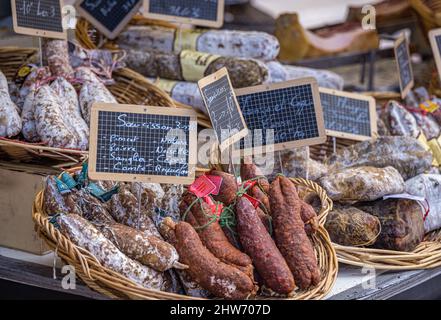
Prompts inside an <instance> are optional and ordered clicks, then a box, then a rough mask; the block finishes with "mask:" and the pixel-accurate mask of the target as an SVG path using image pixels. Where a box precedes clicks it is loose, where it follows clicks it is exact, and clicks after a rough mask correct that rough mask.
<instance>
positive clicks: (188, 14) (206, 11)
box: [142, 0, 225, 28]
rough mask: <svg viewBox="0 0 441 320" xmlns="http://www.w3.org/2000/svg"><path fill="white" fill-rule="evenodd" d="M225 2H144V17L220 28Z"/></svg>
mask: <svg viewBox="0 0 441 320" xmlns="http://www.w3.org/2000/svg"><path fill="white" fill-rule="evenodd" d="M224 4H225V1H224V0H144V8H143V10H142V11H143V15H144V16H145V17H147V18H150V19H157V20H165V21H170V22H176V23H188V24H192V25H196V26H202V27H211V28H220V27H222V25H223V23H224V11H225V8H224Z"/></svg>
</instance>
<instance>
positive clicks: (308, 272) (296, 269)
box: [270, 176, 320, 289]
mask: <svg viewBox="0 0 441 320" xmlns="http://www.w3.org/2000/svg"><path fill="white" fill-rule="evenodd" d="M296 194H297V190H296V188H295V186H294V184H293V183H292V182H291V181H290V180H289V179H288V178H285V177H282V176H279V177H277V178H276V179H275V180H274V181H273V183H272V184H271V188H270V203H271V212H272V217H273V226H274V234H275V239H276V244H277V247H278V248H279V250H280V252H281V253H282V255H283V257H284V258H285V260H286V262H287V263H288V266H289V268H290V269H291V272H292V273H293V275H294V280H295V282H296V284H297V286H298V287H299V288H301V289H307V288H309V287H310V286H312V285H317V284H318V282H319V281H320V269H319V267H318V264H317V258H316V256H315V253H314V248H313V247H312V244H311V242H310V240H309V238H308V236H307V235H306V232H305V229H304V228H305V225H304V223H303V221H302V218H301V207H302V203H301V202H300V201H299V199H298V195H297V196H296Z"/></svg>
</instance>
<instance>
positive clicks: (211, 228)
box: [179, 192, 252, 275]
mask: <svg viewBox="0 0 441 320" xmlns="http://www.w3.org/2000/svg"><path fill="white" fill-rule="evenodd" d="M195 200H196V196H195V195H193V194H191V193H189V192H186V193H185V194H184V195H183V196H182V201H181V203H180V205H179V208H180V210H181V215H182V217H183V218H184V215H185V221H187V222H188V223H190V224H191V225H192V226H193V227H194V228H195V229H197V232H198V233H199V236H200V238H201V240H202V242H203V243H204V245H205V246H206V247H207V249H208V250H210V251H211V253H213V254H214V255H215V256H216V257H217V258H219V259H220V260H222V261H224V262H226V263H230V264H234V265H236V266H241V267H246V268H251V270H250V272H251V275H252V266H251V265H252V262H251V259H250V257H248V256H247V255H246V254H245V253H243V252H241V251H239V250H238V249H237V248H235V247H234V246H233V245H232V244H231V243H230V241H229V240H228V238H227V237H226V236H225V233H224V232H223V230H222V228H221V226H220V225H219V222H218V221H213V217H211V216H210V212H211V211H210V207H209V206H208V204H207V203H205V202H204V201H201V202H199V201H196V202H195V203H194V204H193V202H194V201H195ZM192 204H193V206H192V207H191V208H190V209H189V207H190V206H191V205H192ZM187 211H188V212H187ZM186 212H187V214H185V213H186Z"/></svg>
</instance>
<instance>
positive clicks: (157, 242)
mask: <svg viewBox="0 0 441 320" xmlns="http://www.w3.org/2000/svg"><path fill="white" fill-rule="evenodd" d="M98 229H99V230H100V231H101V232H102V233H103V234H104V236H105V237H106V238H107V239H109V240H110V241H112V242H113V244H114V245H116V246H117V247H118V249H119V250H121V251H122V252H123V253H124V254H126V255H127V256H128V257H129V258H132V259H134V260H136V261H138V262H140V263H141V264H143V265H145V266H149V267H150V268H153V269H155V270H157V271H161V272H164V271H166V270H169V269H171V268H177V269H186V266H185V265H183V264H181V263H179V255H178V253H177V252H176V249H175V248H174V247H173V246H172V245H171V244H169V243H167V242H165V241H164V240H161V239H159V238H158V237H155V236H151V235H148V234H146V233H144V232H142V231H138V230H136V229H133V228H130V227H127V226H125V225H122V224H119V223H112V224H104V225H99V226H98Z"/></svg>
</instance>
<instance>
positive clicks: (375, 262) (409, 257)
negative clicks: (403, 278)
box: [333, 231, 441, 271]
mask: <svg viewBox="0 0 441 320" xmlns="http://www.w3.org/2000/svg"><path fill="white" fill-rule="evenodd" d="M333 245H334V248H335V250H336V252H337V257H338V261H339V262H341V263H344V264H349V265H352V266H357V267H372V268H375V269H379V270H391V271H405V270H419V269H432V268H437V267H440V266H441V234H440V232H439V231H438V232H434V233H431V234H429V235H427V236H426V239H425V241H423V242H422V243H420V244H419V245H418V247H416V248H415V250H414V251H412V252H401V251H392V250H382V249H370V248H362V247H360V248H358V247H349V246H341V245H338V244H333Z"/></svg>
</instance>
